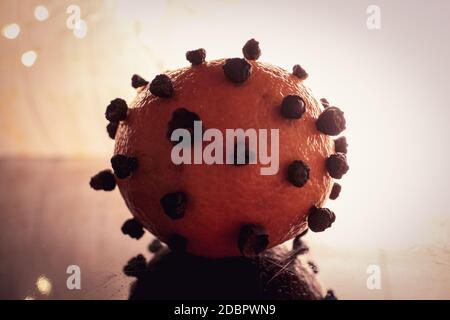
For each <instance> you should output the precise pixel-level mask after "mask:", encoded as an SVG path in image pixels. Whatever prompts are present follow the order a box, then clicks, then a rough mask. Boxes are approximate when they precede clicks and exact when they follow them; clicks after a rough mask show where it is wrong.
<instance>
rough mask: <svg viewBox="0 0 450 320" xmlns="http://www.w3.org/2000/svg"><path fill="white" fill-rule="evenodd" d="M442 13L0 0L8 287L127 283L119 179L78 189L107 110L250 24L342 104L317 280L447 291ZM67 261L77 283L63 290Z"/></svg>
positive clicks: (434, 6) (406, 291)
mask: <svg viewBox="0 0 450 320" xmlns="http://www.w3.org/2000/svg"><path fill="white" fill-rule="evenodd" d="M371 5H376V6H378V8H379V9H380V14H381V15H380V17H381V20H380V23H381V24H380V29H370V28H368V26H367V19H368V18H369V16H370V14H368V13H367V9H368V7H369V6H371ZM449 13H450V2H448V1H445V0H442V1H438V0H432V1H414V2H412V1H406V0H394V1H388V0H377V1H375V0H370V1H366V0H345V1H332V0H327V1H325V0H316V1H300V0H296V1H294V0H292V1H289V0H285V1H271V0H265V1H239V0H214V1H206V0H205V1H198V0H196V1H193V0H190V1H187V0H151V1H144V0H142V1H139V0H134V1H131V0H126V1H125V0H95V1H94V0H70V1H67V0H58V1H56V0H40V1H35V0H21V1H19V0H2V1H0V28H1V31H2V34H1V36H0V54H1V60H0V97H1V99H0V176H1V178H0V217H1V223H0V298H3V299H25V298H26V299H49V298H65V299H72V298H84V299H87V298H99V299H110V298H117V299H122V298H127V296H128V285H129V283H130V282H131V279H129V278H126V277H125V276H123V275H122V273H121V268H122V266H123V265H124V264H125V263H126V261H127V260H128V259H129V258H131V257H132V256H133V255H136V254H137V253H140V252H146V245H147V244H148V242H150V239H151V238H152V237H151V236H150V235H148V234H147V235H146V236H145V238H144V241H139V242H136V241H135V240H133V239H130V238H128V237H125V236H123V235H122V234H121V233H120V226H121V224H122V222H123V221H124V220H125V219H127V218H128V217H129V213H128V212H127V209H126V207H125V205H124V203H123V201H122V199H121V198H120V195H119V193H118V192H117V191H115V192H113V193H95V192H93V191H92V190H90V188H89V186H88V181H89V178H90V176H91V175H92V174H94V173H96V172H97V171H99V170H100V169H103V168H104V167H108V166H109V158H110V156H111V153H112V149H113V143H114V142H113V141H112V140H110V139H109V138H108V137H107V134H106V131H105V126H106V120H105V119H104V111H105V108H106V106H107V105H108V103H109V101H110V100H112V99H113V98H116V97H122V98H124V99H127V100H130V99H132V98H133V97H134V95H135V91H134V89H133V88H131V85H130V81H131V80H130V79H131V75H132V74H134V73H138V74H140V75H142V76H143V77H144V78H146V79H147V80H151V79H152V78H153V77H154V76H155V75H156V74H158V73H160V72H163V71H165V70H168V69H175V68H179V67H182V66H186V65H187V64H188V63H187V61H186V60H185V57H184V54H185V52H186V51H187V50H191V49H196V48H200V47H203V48H205V49H206V50H207V59H216V58H223V57H232V56H241V48H242V46H243V44H244V43H245V42H246V41H247V40H248V39H250V38H256V39H257V40H258V41H259V42H260V46H261V48H262V53H263V54H262V57H261V58H260V60H262V61H266V62H270V63H272V64H275V65H279V66H281V67H283V68H286V69H288V70H290V69H291V67H292V66H293V65H294V64H297V63H298V64H301V65H302V66H304V67H305V69H306V70H307V71H308V73H309V74H310V77H309V78H308V80H307V81H306V84H307V85H308V86H309V87H311V88H312V90H313V92H314V93H315V94H316V95H317V97H318V98H320V97H326V98H328V100H329V101H330V102H331V103H332V104H334V105H337V106H339V107H341V108H342V109H343V110H344V112H345V115H346V118H347V123H348V130H347V131H346V136H347V138H348V141H349V157H348V158H349V163H350V167H351V170H350V171H349V174H348V175H346V177H345V179H344V180H343V181H342V182H343V183H342V185H343V191H342V193H341V196H340V198H339V200H338V201H335V202H332V201H330V202H329V203H328V204H327V206H329V207H330V208H332V209H333V210H334V211H335V212H336V213H337V215H338V219H337V221H336V223H335V224H334V225H333V228H331V229H329V230H327V232H324V233H321V234H309V235H307V236H306V239H307V241H308V242H309V244H310V245H311V247H312V253H313V255H314V259H315V261H316V262H317V263H318V264H319V267H320V272H319V274H318V275H319V277H320V279H321V281H322V283H323V285H324V288H333V289H334V290H335V292H336V294H337V296H338V297H339V298H341V299H450V274H449V269H450V268H449V264H450V220H449V213H450V209H449V208H447V203H448V202H447V200H448V198H449V196H450V192H449V190H450V188H449V186H448V183H449V178H450V174H449V170H448V163H449V162H450V151H449V138H450V135H449V133H448V122H449V120H450V108H449V107H450V106H449V102H448V98H447V94H448V93H449V92H450V82H449V81H448V73H449V71H450V60H449V59H448V57H449V56H450V42H449V41H448V37H449V36H450V20H449ZM146 255H147V256H150V255H151V254H150V253H146ZM69 265H79V266H80V268H81V270H82V289H81V290H73V291H71V290H68V289H67V287H66V279H67V276H68V275H67V274H66V268H67V266H69ZM373 265H375V266H377V268H379V270H380V276H381V282H380V283H381V286H380V287H379V288H375V289H369V288H368V286H367V279H368V277H369V276H370V274H369V273H370V272H371V271H370V270H373V269H371V268H372V267H371V266H373ZM368 270H369V273H368Z"/></svg>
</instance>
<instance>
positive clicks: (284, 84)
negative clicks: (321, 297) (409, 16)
mask: <svg viewBox="0 0 450 320" xmlns="http://www.w3.org/2000/svg"><path fill="white" fill-rule="evenodd" d="M242 53H243V54H244V57H231V58H227V59H219V60H212V61H207V60H206V50H205V49H203V48H202V49H196V50H189V51H187V53H186V60H187V62H188V63H189V66H187V67H185V68H182V69H178V70H175V71H170V72H166V73H164V74H158V75H155V76H154V78H153V79H150V81H147V80H145V79H144V78H142V77H141V76H138V75H133V77H132V78H131V84H132V87H133V88H135V89H137V96H136V98H135V99H134V100H133V101H132V102H128V103H127V102H125V101H124V100H122V99H120V98H116V99H114V100H112V101H111V103H110V105H109V106H108V108H107V111H106V118H107V120H108V121H109V124H108V130H107V131H108V135H109V136H110V137H111V138H113V139H115V147H114V155H113V157H112V158H111V165H112V169H113V171H111V170H110V169H107V170H109V171H106V170H103V171H101V172H100V173H99V174H97V175H96V176H94V177H93V178H92V179H93V180H91V186H92V187H93V188H94V189H96V190H108V191H110V190H112V189H113V186H114V187H115V185H116V184H117V186H118V188H119V190H120V193H121V195H122V197H123V198H124V200H125V203H126V205H127V206H128V208H129V210H130V212H131V213H132V215H133V220H130V221H133V226H134V225H136V226H137V227H136V228H135V229H136V230H134V229H132V228H128V226H130V225H131V222H130V221H129V222H128V223H127V225H126V226H127V228H124V229H123V230H122V231H124V230H125V231H124V233H125V234H128V235H130V236H132V237H134V238H140V237H141V236H142V234H141V231H140V228H141V226H142V228H145V229H147V230H148V231H150V232H151V233H153V234H154V235H155V236H156V237H157V238H159V239H160V240H161V241H163V242H166V243H167V244H168V245H169V247H170V248H172V249H173V250H174V251H176V252H180V253H181V252H188V253H191V254H195V255H199V256H205V257H213V258H218V257H227V256H239V255H245V256H255V255H259V254H261V253H262V252H263V251H264V250H267V249H270V248H272V247H275V246H277V245H279V244H281V243H283V242H285V241H287V240H289V239H292V238H294V237H296V236H298V235H299V234H303V233H304V232H305V230H307V229H308V227H309V229H310V230H311V231H313V232H322V231H324V230H325V229H327V228H329V227H331V225H332V224H333V222H334V221H335V219H336V215H335V214H334V212H332V211H331V210H329V209H326V208H324V205H325V202H326V200H327V199H328V198H331V199H336V198H337V197H338V195H339V193H340V192H341V185H340V184H338V183H336V182H335V181H334V179H341V178H342V177H343V176H344V174H346V173H347V171H348V169H349V166H348V163H347V157H346V153H347V140H346V138H345V137H343V136H340V137H336V136H339V135H340V134H341V133H342V131H344V130H345V128H346V121H345V117H344V112H343V111H342V110H341V109H339V108H338V107H336V106H333V105H332V104H330V102H329V101H328V100H327V99H325V98H322V99H320V100H319V99H317V98H315V97H314V96H313V94H312V92H311V90H310V89H309V88H307V87H306V86H305V85H304V83H303V82H304V80H305V79H307V77H308V73H307V72H306V71H305V69H304V68H303V67H302V66H300V64H297V65H295V66H294V67H293V69H292V72H289V71H286V70H284V69H281V68H279V67H276V66H273V65H271V64H268V63H264V62H259V61H257V60H258V58H259V57H260V56H261V48H260V45H259V42H258V41H256V40H255V39H251V40H249V41H248V42H247V43H246V44H245V45H244V48H243V49H242ZM199 121H201V123H202V126H203V127H202V128H205V130H206V129H209V128H213V129H215V130H216V131H217V132H221V133H223V135H225V132H226V130H227V129H243V130H244V132H247V131H245V130H247V129H258V130H259V129H267V130H268V131H270V130H273V129H277V130H278V134H279V137H278V139H279V140H278V141H279V144H278V145H277V148H278V149H279V150H278V149H277V150H278V151H279V153H278V154H279V157H278V158H277V161H278V165H279V170H278V172H277V173H276V174H273V175H261V174H260V169H261V168H263V167H264V164H262V163H258V162H256V163H254V162H251V161H250V159H251V158H252V157H258V156H259V153H258V150H253V149H252V147H253V148H254V146H251V145H249V143H247V142H248V141H249V137H248V136H246V138H247V139H248V140H245V161H244V162H243V163H237V162H236V160H235V161H234V162H232V164H233V165H230V164H229V163H226V162H225V161H224V164H219V163H215V164H206V163H202V162H200V163H197V164H186V163H184V164H175V163H174V162H173V161H172V159H171V152H172V148H174V146H176V145H177V143H178V141H172V140H171V138H172V134H173V132H174V131H176V130H177V129H183V130H185V132H188V133H190V134H192V133H195V130H196V129H195V124H196V123H198V122H199ZM202 130H203V129H202ZM205 132H208V131H207V130H206V131H201V132H200V137H201V138H203V141H194V140H192V141H191V144H190V145H189V148H190V149H189V150H190V152H191V153H192V157H194V156H195V152H197V151H196V150H200V152H202V150H203V148H207V147H208V143H212V140H213V139H212V138H211V137H209V138H211V139H206V140H205V136H203V135H204V134H205V135H206V133H205ZM194 136H195V135H194ZM333 139H334V140H333ZM200 140H201V139H200ZM180 143H181V142H180ZM239 143H241V144H242V141H235V144H234V146H231V147H230V148H233V147H234V149H235V150H237V149H236V147H237V146H238V145H239ZM198 148H199V149H198ZM223 148H224V154H225V151H226V150H225V149H226V148H227V147H226V146H225V145H224V146H223ZM266 148H267V150H266V151H267V153H268V154H270V153H271V152H272V153H274V152H275V149H274V145H273V144H272V145H271V144H270V143H268V145H267V146H266ZM234 155H235V156H236V152H235V153H234ZM224 160H225V159H224ZM138 229H139V230H138Z"/></svg>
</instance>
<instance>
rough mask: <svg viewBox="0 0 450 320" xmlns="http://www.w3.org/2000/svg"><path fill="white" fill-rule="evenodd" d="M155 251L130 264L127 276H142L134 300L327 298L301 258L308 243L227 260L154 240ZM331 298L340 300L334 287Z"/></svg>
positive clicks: (133, 291)
mask: <svg viewBox="0 0 450 320" xmlns="http://www.w3.org/2000/svg"><path fill="white" fill-rule="evenodd" d="M156 241H157V240H156ZM152 246H153V247H152ZM150 251H153V252H154V256H153V259H152V260H151V261H150V262H147V261H146V259H145V258H144V256H143V255H138V256H136V257H134V258H132V259H131V260H130V261H129V262H128V264H127V265H126V266H125V267H124V270H123V271H124V273H125V274H126V275H127V276H132V277H136V281H135V282H133V283H132V285H131V288H130V295H129V299H130V300H142V299H192V300H195V299H283V300H319V299H324V296H323V294H322V289H321V287H320V285H319V283H318V280H317V279H316V276H315V272H314V269H312V268H311V267H310V266H308V264H304V263H303V262H302V261H301V259H299V258H298V256H299V255H301V254H302V253H304V252H305V247H301V248H297V249H294V250H293V251H287V250H286V249H282V248H280V247H278V248H274V249H270V250H267V251H266V252H264V253H263V254H261V255H259V256H257V257H254V258H247V257H230V258H221V259H209V258H203V257H198V256H193V255H189V254H186V253H179V252H172V251H170V249H168V248H167V247H163V246H162V245H161V244H156V245H155V244H154V243H152V244H151V245H150ZM155 251H156V252H155ZM325 299H335V297H334V295H333V294H332V291H329V292H328V293H327V295H326V296H325Z"/></svg>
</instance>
